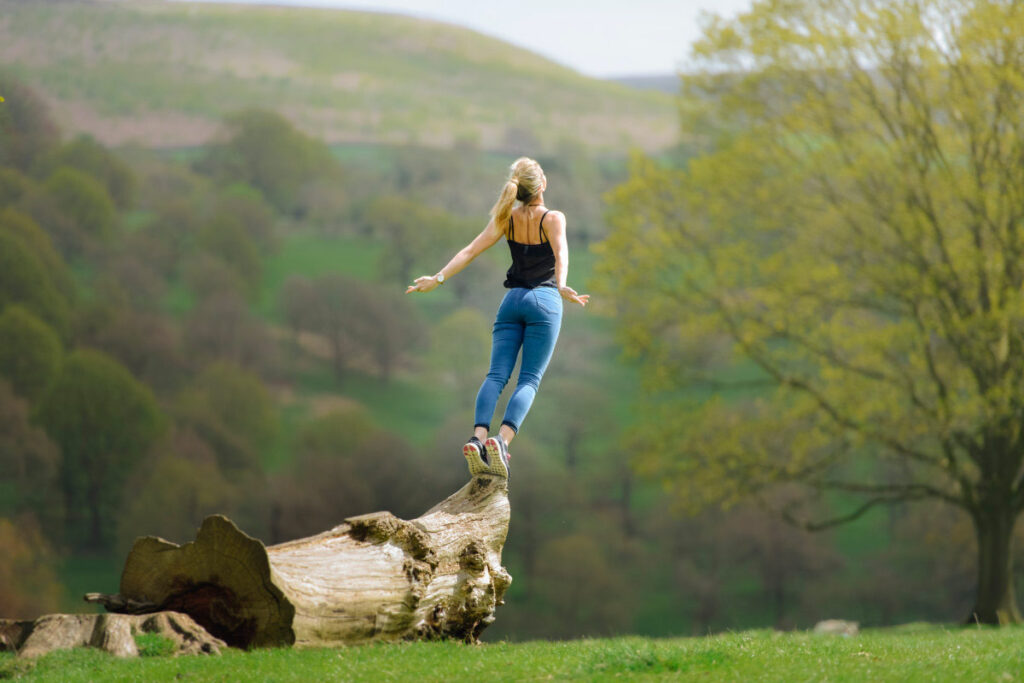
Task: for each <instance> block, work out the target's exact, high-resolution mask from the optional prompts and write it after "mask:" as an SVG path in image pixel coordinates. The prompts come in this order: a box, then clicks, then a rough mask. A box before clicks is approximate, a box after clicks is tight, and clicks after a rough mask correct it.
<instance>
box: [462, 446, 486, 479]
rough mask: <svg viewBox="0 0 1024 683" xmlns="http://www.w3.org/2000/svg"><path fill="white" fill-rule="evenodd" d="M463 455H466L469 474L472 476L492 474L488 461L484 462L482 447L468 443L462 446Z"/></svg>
mask: <svg viewBox="0 0 1024 683" xmlns="http://www.w3.org/2000/svg"><path fill="white" fill-rule="evenodd" d="M462 455H464V456H465V457H466V464H467V465H469V474H470V475H471V476H474V477H475V476H477V475H478V474H490V473H491V470H490V468H489V467H487V463H485V462H484V460H483V458H481V457H480V455H481V454H480V449H478V448H477V446H476V444H473V443H467V444H466V445H465V446H463V447H462Z"/></svg>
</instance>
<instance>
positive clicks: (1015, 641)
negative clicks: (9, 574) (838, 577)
mask: <svg viewBox="0 0 1024 683" xmlns="http://www.w3.org/2000/svg"><path fill="white" fill-rule="evenodd" d="M1022 638H1024V630H1022V629H1021V628H1020V627H1008V628H1002V629H992V628H982V629H978V628H973V627H970V628H965V627H949V628H943V627H939V626H932V625H924V624H921V625H917V624H914V625H908V626H904V627H898V628H891V629H876V630H869V631H865V632H863V633H862V634H861V635H859V636H855V637H852V638H845V637H836V636H823V635H814V634H811V633H804V632H792V633H779V632H773V631H765V630H762V631H746V632H741V633H728V634H723V635H718V636H708V637H704V638H673V639H647V638H636V637H627V638H614V639H594V640H573V641H565V642H546V641H534V642H527V643H518V644H513V643H506V642H501V643H495V644H491V645H481V646H467V645H463V644H461V643H452V642H439V643H397V644H381V645H368V646H362V647H349V648H342V649H336V650H335V649H311V650H258V651H253V652H239V651H230V652H227V653H225V654H224V655H222V656H221V657H180V658H172V657H160V656H157V657H142V658H139V659H129V660H118V659H115V658H113V657H111V656H109V655H107V654H105V653H103V652H100V651H96V650H75V651H70V652H59V653H54V654H51V655H48V656H46V657H43V658H41V659H39V660H38V661H37V662H34V663H32V662H22V661H18V660H16V659H15V658H14V657H13V656H12V655H0V678H4V677H7V678H14V679H20V678H24V679H27V680H39V681H65V682H67V683H72V682H74V681H97V680H103V681H178V680H187V681H214V680H215V681H249V680H251V681H327V680H332V681H540V680H584V681H603V680H618V679H645V680H646V679H654V678H659V679H661V678H668V679H683V680H700V681H1019V680H1021V679H1022V677H1024V657H1022V655H1021V643H1022Z"/></svg>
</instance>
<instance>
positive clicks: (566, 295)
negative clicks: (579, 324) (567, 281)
mask: <svg viewBox="0 0 1024 683" xmlns="http://www.w3.org/2000/svg"><path fill="white" fill-rule="evenodd" d="M558 293H559V294H561V295H562V298H563V299H565V300H566V301H571V302H573V303H576V304H579V305H580V306H586V305H587V302H588V301H590V295H589V294H577V293H576V290H575V289H573V288H572V287H570V286H569V285H563V286H562V287H559V288H558Z"/></svg>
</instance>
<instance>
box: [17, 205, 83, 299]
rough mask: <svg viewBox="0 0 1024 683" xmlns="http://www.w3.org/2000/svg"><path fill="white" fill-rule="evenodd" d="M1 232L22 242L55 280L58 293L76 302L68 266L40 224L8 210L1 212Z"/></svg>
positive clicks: (18, 212) (28, 217)
mask: <svg viewBox="0 0 1024 683" xmlns="http://www.w3.org/2000/svg"><path fill="white" fill-rule="evenodd" d="M0 232H7V233H9V234H10V235H12V236H14V237H16V238H17V239H19V240H21V243H22V244H23V245H25V246H26V247H27V248H28V249H29V250H30V251H31V252H32V254H33V255H34V256H35V257H36V258H37V259H38V260H39V263H40V264H41V265H42V266H43V268H44V269H45V271H46V273H47V274H48V275H49V276H50V279H51V280H53V284H54V286H55V287H56V288H57V291H59V292H60V293H61V295H63V297H64V298H65V299H67V300H68V301H69V302H71V301H73V300H74V298H75V282H74V280H72V278H71V272H70V271H69V270H68V265H67V264H66V263H65V262H64V259H63V258H61V256H60V254H58V253H57V250H56V249H54V248H53V241H52V240H51V239H50V236H49V235H47V234H46V231H45V230H43V229H42V228H41V227H39V224H38V223H36V222H35V221H34V220H32V218H31V217H30V216H28V215H27V214H24V213H22V212H20V211H17V210H15V209H12V208H8V209H4V210H3V211H0Z"/></svg>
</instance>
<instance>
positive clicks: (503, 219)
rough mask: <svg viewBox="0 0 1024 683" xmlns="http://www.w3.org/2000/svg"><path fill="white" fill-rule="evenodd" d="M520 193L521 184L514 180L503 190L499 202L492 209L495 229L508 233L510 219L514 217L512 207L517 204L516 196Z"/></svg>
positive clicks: (508, 182)
mask: <svg viewBox="0 0 1024 683" xmlns="http://www.w3.org/2000/svg"><path fill="white" fill-rule="evenodd" d="M518 193H519V182H518V181H517V180H516V179H515V178H512V179H510V180H508V181H507V182H506V183H505V186H504V187H503V188H501V194H500V195H498V201H496V202H495V203H494V206H493V207H492V208H491V217H492V218H494V227H496V228H498V229H499V230H501V231H502V232H504V233H506V234H507V233H508V219H509V218H511V216H512V205H513V204H515V203H516V195H517V194H518Z"/></svg>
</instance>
